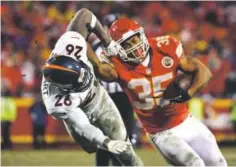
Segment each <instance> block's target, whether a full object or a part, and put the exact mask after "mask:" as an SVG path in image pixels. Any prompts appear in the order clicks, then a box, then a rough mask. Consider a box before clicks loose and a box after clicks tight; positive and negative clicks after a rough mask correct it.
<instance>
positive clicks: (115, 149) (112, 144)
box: [105, 140, 131, 154]
mask: <svg viewBox="0 0 236 167" xmlns="http://www.w3.org/2000/svg"><path fill="white" fill-rule="evenodd" d="M130 146H131V144H130V143H129V142H126V141H121V140H109V141H108V142H107V144H105V147H106V148H107V149H108V151H110V152H112V153H114V154H121V153H124V152H126V151H127V150H128V149H129V147H130Z"/></svg>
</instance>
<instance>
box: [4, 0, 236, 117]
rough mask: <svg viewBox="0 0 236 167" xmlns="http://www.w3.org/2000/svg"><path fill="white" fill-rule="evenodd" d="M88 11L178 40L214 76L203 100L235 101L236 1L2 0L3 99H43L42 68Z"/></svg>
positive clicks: (156, 34)
mask: <svg viewBox="0 0 236 167" xmlns="http://www.w3.org/2000/svg"><path fill="white" fill-rule="evenodd" d="M84 7H85V8H88V9H90V10H91V11H93V12H94V13H95V15H96V16H97V17H98V18H99V19H100V20H101V21H102V20H103V18H104V17H105V16H106V15H108V14H111V13H115V14H120V15H121V16H122V17H123V16H124V17H125V16H128V17H131V18H134V19H135V20H137V21H138V22H139V23H140V24H141V25H143V27H144V30H145V33H146V35H147V36H148V37H156V36H160V35H167V34H170V35H174V36H176V37H177V38H178V39H180V40H181V41H182V43H183V46H184V50H185V54H187V55H190V56H195V57H198V58H199V59H200V60H201V61H202V62H203V63H204V64H206V65H207V66H208V67H209V68H210V70H211V71H212V73H213V78H212V80H211V81H210V82H209V84H208V86H207V87H206V88H205V89H204V90H203V91H202V92H201V93H200V94H199V96H203V97H207V99H214V98H230V99H234V98H235V97H236V96H235V95H236V47H235V46H234V45H235V43H236V33H235V30H236V3H235V2H219V1H216V2H213V1H210V2H203V1H198V2H193V1H191V2H173V1H172V2H165V1H163V2H148V1H143V2H141V1H137V2H126V1H118V2H115V1H106V2H89V1H87V2H81V1H78V2H76V1H73V2H63V1H58V2H56V1H53V2H51V1H44V2H40V1H34V2H31V1H20V2H10V1H9V2H5V1H3V2H1V25H2V26H1V94H2V96H11V97H32V98H39V94H40V84H41V66H42V64H43V63H44V62H45V60H47V58H48V57H49V55H50V52H51V50H52V49H53V47H54V45H55V42H56V41H57V39H58V38H59V37H60V35H61V34H62V33H63V32H64V31H65V29H66V27H67V25H68V23H69V21H70V20H71V19H72V18H73V16H74V15H75V13H76V11H78V10H79V9H81V8H84ZM209 97H210V98H209ZM235 119H236V118H235Z"/></svg>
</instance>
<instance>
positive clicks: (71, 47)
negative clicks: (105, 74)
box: [50, 31, 88, 61]
mask: <svg viewBox="0 0 236 167" xmlns="http://www.w3.org/2000/svg"><path fill="white" fill-rule="evenodd" d="M86 53H87V44H86V41H85V39H84V37H83V36H82V35H80V34H79V33H77V32H74V31H67V32H65V33H64V34H63V35H62V36H61V37H60V38H59V39H58V41H57V43H56V45H55V47H54V49H53V51H52V52H51V55H50V58H51V57H56V56H68V57H71V58H73V59H75V60H82V61H87V60H88V58H87V54H86Z"/></svg>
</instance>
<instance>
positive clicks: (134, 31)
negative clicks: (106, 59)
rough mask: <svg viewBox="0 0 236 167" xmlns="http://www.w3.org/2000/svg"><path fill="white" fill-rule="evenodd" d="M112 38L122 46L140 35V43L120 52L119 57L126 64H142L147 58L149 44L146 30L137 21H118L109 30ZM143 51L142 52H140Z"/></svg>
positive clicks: (125, 19) (126, 19) (124, 19)
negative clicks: (131, 38)
mask: <svg viewBox="0 0 236 167" xmlns="http://www.w3.org/2000/svg"><path fill="white" fill-rule="evenodd" d="M109 33H110V36H111V37H112V39H113V40H115V41H116V42H118V43H119V44H121V46H122V42H124V41H126V40H128V39H130V37H132V36H134V35H138V36H139V38H140V42H139V43H137V44H135V45H134V46H131V47H129V48H128V49H124V48H122V49H123V50H121V51H120V53H119V56H120V58H121V59H122V60H123V61H125V62H131V63H135V64H138V63H141V62H142V61H143V60H144V58H145V57H146V56H147V53H148V49H149V43H148V40H147V38H146V36H145V34H144V29H143V27H141V26H140V25H139V24H138V23H137V22H136V21H134V20H131V19H129V18H120V19H118V20H116V21H115V22H114V23H113V24H112V25H111V27H110V28H109ZM140 51H141V52H140Z"/></svg>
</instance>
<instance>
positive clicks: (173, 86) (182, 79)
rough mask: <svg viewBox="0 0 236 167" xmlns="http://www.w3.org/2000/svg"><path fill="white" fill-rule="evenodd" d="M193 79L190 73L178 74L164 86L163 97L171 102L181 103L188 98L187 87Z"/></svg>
mask: <svg viewBox="0 0 236 167" xmlns="http://www.w3.org/2000/svg"><path fill="white" fill-rule="evenodd" d="M192 81H193V76H192V75H190V74H179V75H178V76H177V77H176V78H175V79H174V80H173V81H172V82H171V83H170V84H169V85H168V87H167V88H166V90H165V92H164V94H163V97H164V99H166V100H170V102H171V103H182V102H185V101H188V100H189V99H190V97H189V95H188V93H187V92H188V89H189V88H190V86H191V84H192Z"/></svg>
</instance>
